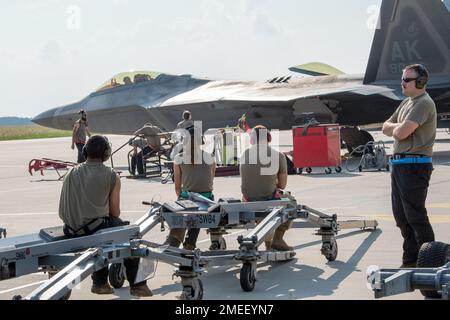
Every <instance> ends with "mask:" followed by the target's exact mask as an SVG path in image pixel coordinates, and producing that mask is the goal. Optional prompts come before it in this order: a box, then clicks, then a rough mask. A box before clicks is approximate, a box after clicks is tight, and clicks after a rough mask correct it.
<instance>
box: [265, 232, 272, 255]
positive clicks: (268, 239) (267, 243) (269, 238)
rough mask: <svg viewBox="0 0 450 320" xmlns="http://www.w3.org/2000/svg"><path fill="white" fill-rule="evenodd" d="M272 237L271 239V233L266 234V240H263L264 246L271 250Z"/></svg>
mask: <svg viewBox="0 0 450 320" xmlns="http://www.w3.org/2000/svg"><path fill="white" fill-rule="evenodd" d="M272 239H273V233H272V234H270V235H268V236H267V238H266V240H264V244H265V246H266V250H267V251H270V250H272Z"/></svg>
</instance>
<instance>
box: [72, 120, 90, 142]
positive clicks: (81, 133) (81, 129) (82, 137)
mask: <svg viewBox="0 0 450 320" xmlns="http://www.w3.org/2000/svg"><path fill="white" fill-rule="evenodd" d="M75 125H78V129H77V130H76V131H75V143H83V144H84V143H86V128H87V122H86V121H83V120H81V119H78V120H77V121H76V122H75V124H74V126H75Z"/></svg>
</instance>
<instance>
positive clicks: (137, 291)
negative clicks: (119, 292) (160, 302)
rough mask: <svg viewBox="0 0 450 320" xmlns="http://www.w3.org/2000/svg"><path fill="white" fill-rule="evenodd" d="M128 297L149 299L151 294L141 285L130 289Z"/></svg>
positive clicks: (146, 287) (147, 288)
mask: <svg viewBox="0 0 450 320" xmlns="http://www.w3.org/2000/svg"><path fill="white" fill-rule="evenodd" d="M130 295H132V296H136V297H151V296H153V292H152V290H150V288H149V287H148V286H147V285H146V284H143V285H142V286H138V287H130Z"/></svg>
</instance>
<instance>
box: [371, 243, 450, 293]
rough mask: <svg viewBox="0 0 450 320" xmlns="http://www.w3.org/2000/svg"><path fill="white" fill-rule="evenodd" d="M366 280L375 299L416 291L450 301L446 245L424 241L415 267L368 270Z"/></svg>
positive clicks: (449, 260)
mask: <svg viewBox="0 0 450 320" xmlns="http://www.w3.org/2000/svg"><path fill="white" fill-rule="evenodd" d="M368 271H369V272H368V276H367V282H368V283H369V285H370V287H371V289H372V290H373V292H374V295H375V298H382V297H387V296H393V295H397V294H401V293H406V292H412V291H414V290H420V292H421V293H422V295H423V296H424V297H426V298H441V299H443V300H450V245H448V244H445V243H442V242H429V243H424V244H423V245H422V247H421V248H420V250H419V256H418V259H417V268H405V269H403V268H402V269H378V268H377V267H373V270H368Z"/></svg>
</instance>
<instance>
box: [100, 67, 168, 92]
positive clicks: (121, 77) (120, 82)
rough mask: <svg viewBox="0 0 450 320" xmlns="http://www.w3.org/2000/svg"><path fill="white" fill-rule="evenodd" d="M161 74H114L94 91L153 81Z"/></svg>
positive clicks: (151, 72) (133, 72)
mask: <svg viewBox="0 0 450 320" xmlns="http://www.w3.org/2000/svg"><path fill="white" fill-rule="evenodd" d="M160 74H161V73H159V72H154V71H127V72H122V73H119V74H116V75H115V76H113V77H112V78H111V79H109V80H108V81H106V82H105V83H103V84H102V85H101V86H100V87H98V89H97V90H96V91H102V90H106V89H111V88H115V87H118V86H125V85H132V84H135V83H139V82H145V81H151V80H154V79H155V78H156V77H157V76H159V75H160Z"/></svg>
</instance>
